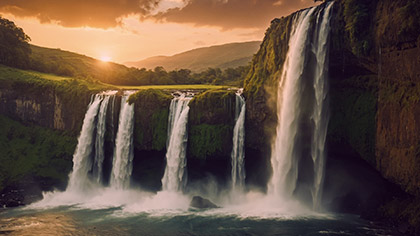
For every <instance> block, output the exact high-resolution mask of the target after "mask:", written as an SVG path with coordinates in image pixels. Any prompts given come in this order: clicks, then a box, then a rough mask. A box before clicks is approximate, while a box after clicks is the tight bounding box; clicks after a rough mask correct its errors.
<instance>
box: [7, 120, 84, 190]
mask: <svg viewBox="0 0 420 236" xmlns="http://www.w3.org/2000/svg"><path fill="white" fill-rule="evenodd" d="M0 124H1V125H0V150H1V155H0V163H1V165H0V191H1V190H2V189H3V188H4V187H5V186H7V185H8V184H12V183H17V182H19V181H21V180H22V179H23V178H26V177H30V178H43V179H48V180H49V181H52V182H55V183H63V182H65V181H66V179H67V175H68V173H69V172H70V170H71V168H72V155H73V151H74V149H75V147H76V144H77V140H76V138H74V137H70V136H66V135H64V134H62V133H59V132H55V131H51V130H49V129H46V128H42V127H38V126H33V125H31V126H25V125H23V124H21V123H19V122H17V121H14V120H11V119H10V118H7V117H5V116H2V115H0Z"/></svg>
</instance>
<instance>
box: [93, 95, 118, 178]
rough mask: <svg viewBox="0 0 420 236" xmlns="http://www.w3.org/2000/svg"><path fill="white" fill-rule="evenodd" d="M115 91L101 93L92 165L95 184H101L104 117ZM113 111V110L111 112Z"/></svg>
mask: <svg viewBox="0 0 420 236" xmlns="http://www.w3.org/2000/svg"><path fill="white" fill-rule="evenodd" d="M116 93H117V91H109V92H103V93H101V94H102V95H103V96H104V98H103V100H102V102H101V106H100V108H99V114H98V121H97V124H96V139H95V158H94V163H93V175H94V177H95V180H96V182H97V183H102V168H103V162H104V159H105V153H104V141H105V139H104V138H105V131H106V116H107V110H108V104H109V101H110V100H111V99H112V100H114V99H115V94H116ZM112 111H113V110H112Z"/></svg>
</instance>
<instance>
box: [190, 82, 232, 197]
mask: <svg viewBox="0 0 420 236" xmlns="http://www.w3.org/2000/svg"><path fill="white" fill-rule="evenodd" d="M235 96H236V95H235V92H234V91H226V90H214V91H213V90H210V91H206V92H204V93H201V94H198V95H196V96H195V97H194V98H193V99H192V100H191V101H190V103H189V106H190V111H189V115H188V146H187V168H188V183H189V184H188V185H189V187H191V188H193V189H197V188H200V187H201V186H202V184H195V183H197V181H208V180H210V179H211V180H215V181H217V183H218V186H219V187H221V186H226V185H227V184H229V182H230V173H231V172H230V163H231V157H230V154H231V151H232V133H233V127H234V125H235V123H234V122H235ZM201 183H202V182H201Z"/></svg>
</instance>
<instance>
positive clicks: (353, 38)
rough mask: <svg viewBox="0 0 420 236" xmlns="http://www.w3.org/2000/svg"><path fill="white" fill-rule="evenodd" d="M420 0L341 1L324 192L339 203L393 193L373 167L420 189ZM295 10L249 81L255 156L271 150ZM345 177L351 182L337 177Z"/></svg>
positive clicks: (269, 40)
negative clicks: (351, 169) (419, 16)
mask: <svg viewBox="0 0 420 236" xmlns="http://www.w3.org/2000/svg"><path fill="white" fill-rule="evenodd" d="M419 5H420V4H419V3H418V1H411V0H406V1H405V0H400V1H390V0H389V1H388V0H385V1H367V0H337V1H335V4H334V8H333V11H334V14H333V16H332V18H331V35H330V37H331V38H330V67H329V72H330V81H329V83H330V92H329V99H330V108H331V118H330V124H329V129H328V134H327V148H328V160H327V170H326V177H325V178H326V179H325V181H326V184H325V186H326V187H325V192H324V202H325V203H326V204H327V205H330V207H331V208H333V209H341V210H345V209H352V208H353V209H357V208H358V207H357V206H359V207H360V204H362V205H363V204H365V205H369V202H371V200H369V199H375V196H376V197H377V198H378V199H379V198H380V199H383V198H384V197H378V196H381V195H382V196H387V192H389V191H390V188H392V186H389V184H386V182H384V181H383V180H382V179H381V176H379V175H376V174H374V173H375V171H374V170H373V168H376V170H378V171H379V172H380V174H381V175H382V176H383V177H385V178H386V179H387V180H389V181H391V182H393V183H396V184H398V185H399V186H400V187H401V188H403V189H404V190H405V191H408V192H410V193H412V194H416V195H418V194H419V192H418V191H419V189H420V181H419V173H420V171H419V170H420V166H419V163H420V151H419V150H420V148H419V134H420V130H419V117H420V116H419V109H420V108H419V105H420V104H419V95H418V94H419V93H420V90H419V80H420V78H419V76H420V73H419V71H420V70H419V69H418V68H420V67H419V63H420V60H419V55H420V54H419V46H420V45H419V42H420V38H419V35H420V33H419V31H420V27H419V23H418V14H419V12H420V9H419ZM292 17H293V15H292V16H288V17H285V18H281V19H275V20H273V21H272V23H271V26H270V28H269V29H268V30H267V32H266V35H265V38H264V41H263V43H262V44H261V48H260V50H259V52H258V53H257V54H256V55H255V57H254V59H253V63H252V67H251V71H250V73H249V74H248V76H247V79H246V80H245V85H244V87H245V91H244V94H245V96H246V98H247V120H246V122H247V123H246V125H247V140H246V147H247V155H246V158H247V161H248V158H249V157H250V156H252V155H255V156H259V158H261V159H260V160H261V162H262V160H263V159H262V158H263V156H266V154H267V153H269V151H270V147H269V146H268V145H267V144H269V143H270V140H271V139H272V137H273V135H274V132H275V125H276V124H275V123H276V115H275V110H276V107H275V106H276V105H275V104H276V101H275V98H276V96H275V95H276V89H277V84H278V78H279V74H280V73H281V70H282V66H283V62H284V59H285V54H286V53H287V45H288V37H289V34H290V24H291V19H292ZM254 135H255V136H254ZM262 153H264V155H262ZM250 154H251V155H250ZM361 159H363V160H365V161H366V162H367V163H369V165H370V167H369V165H366V164H364V162H363V161H362V162H360V161H359V160H361ZM350 164H351V165H350ZM349 166H352V167H351V168H353V169H358V170H360V172H359V173H358V175H359V176H358V175H356V174H354V173H353V174H352V173H349V172H348V168H349ZM372 167H373V168H372ZM267 168H268V169H269V168H270V167H269V165H268V166H267ZM362 176H363V177H362ZM337 178H340V179H346V181H343V182H341V183H338V184H336V183H337V181H334V179H337ZM362 179H363V180H362ZM355 183H358V184H355ZM357 185H359V187H357ZM379 186H381V187H379ZM388 195H389V194H388ZM334 196H335V197H334ZM337 196H338V197H337ZM349 199H356V200H352V201H353V203H350V202H352V201H349ZM346 202H347V203H349V204H350V205H351V204H353V206H349V205H346ZM343 204H344V205H343ZM356 211H357V210H356Z"/></svg>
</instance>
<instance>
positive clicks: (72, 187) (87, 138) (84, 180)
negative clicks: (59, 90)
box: [67, 94, 103, 191]
mask: <svg viewBox="0 0 420 236" xmlns="http://www.w3.org/2000/svg"><path fill="white" fill-rule="evenodd" d="M102 98H103V97H102V96H101V95H99V94H97V95H94V97H92V99H91V102H90V104H89V106H88V110H87V112H86V114H85V118H84V120H83V126H82V131H81V132H80V136H79V138H78V140H77V141H78V143H77V147H76V150H75V152H74V155H73V171H72V172H71V173H70V179H69V186H68V187H67V190H69V191H83V188H84V187H85V186H86V185H87V184H88V181H89V179H88V172H89V171H90V168H91V167H92V160H91V159H90V155H91V154H92V147H93V132H94V131H95V127H96V118H97V115H98V110H99V107H100V105H101V101H102Z"/></svg>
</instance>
